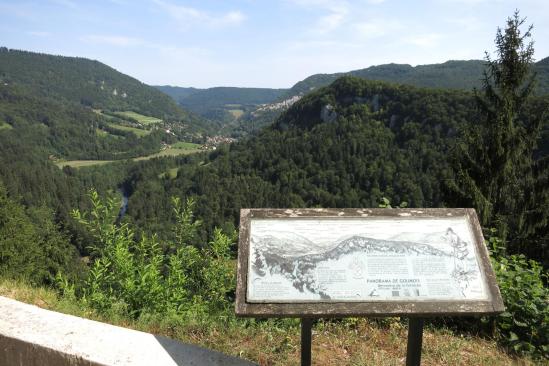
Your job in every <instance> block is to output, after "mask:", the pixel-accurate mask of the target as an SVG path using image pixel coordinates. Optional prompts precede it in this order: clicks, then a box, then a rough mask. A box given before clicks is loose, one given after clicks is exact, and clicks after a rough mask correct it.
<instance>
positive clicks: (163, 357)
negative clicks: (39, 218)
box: [0, 296, 254, 366]
mask: <svg viewBox="0 0 549 366" xmlns="http://www.w3.org/2000/svg"><path fill="white" fill-rule="evenodd" d="M23 365H24V366H27V365H28V366H65V365H67V366H68V365H70V366H80V365H86V366H96V365H101V366H104V365H143V366H156V365H158V366H164V365H166V366H168V365H169V366H173V365H179V366H187V365H188V366H191V365H192V366H202V365H226V366H251V365H254V364H253V363H251V362H248V361H244V360H241V359H238V358H235V357H231V356H227V355H225V354H222V353H220V352H215V351H211V350H208V349H205V348H202V347H197V346H193V345H189V344H184V343H180V342H176V341H174V340H171V339H169V338H166V337H161V336H155V335H153V334H149V333H144V332H139V331H136V330H131V329H126V328H121V327H116V326H113V325H109V324H105V323H100V322H96V321H93V320H88V319H83V318H79V317H76V316H71V315H65V314H61V313H57V312H54V311H49V310H44V309H41V308H39V307H37V306H33V305H28V304H24V303H21V302H19V301H15V300H12V299H8V298H5V297H1V296H0V366H23Z"/></svg>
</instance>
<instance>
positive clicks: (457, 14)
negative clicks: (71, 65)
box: [0, 0, 549, 88]
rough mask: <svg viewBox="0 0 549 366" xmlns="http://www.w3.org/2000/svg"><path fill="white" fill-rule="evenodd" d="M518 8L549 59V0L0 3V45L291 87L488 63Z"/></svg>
mask: <svg viewBox="0 0 549 366" xmlns="http://www.w3.org/2000/svg"><path fill="white" fill-rule="evenodd" d="M515 9H519V10H520V12H521V16H525V17H527V21H526V23H527V24H533V25H534V30H533V39H534V41H535V46H534V47H535V50H536V53H535V57H536V59H538V60H539V59H542V58H545V57H547V56H549V42H547V39H549V0H523V1H517V0H514V1H511V0H354V1H351V0H199V1H194V0H87V1H78V0H40V1H38V0H34V1H33V0H0V46H4V47H8V48H13V49H22V50H29V51H36V52H44V53H50V54H56V55H65V56H79V57H86V58H90V59H95V60H99V61H101V62H103V63H105V64H107V65H109V66H111V67H114V68H115V69H117V70H118V71H121V72H123V73H125V74H128V75H130V76H133V77H135V78H137V79H139V80H141V81H142V82H144V83H147V84H152V85H175V86H184V87H190V86H193V87H199V88H206V87H213V86H242V87H268V88H289V87H291V86H292V85H294V84H295V83H296V82H298V81H300V80H302V79H304V78H306V77H307V76H310V75H312V74H316V73H333V72H343V71H350V70H356V69H362V68H366V67H368V66H372V65H379V64H385V63H406V64H411V65H414V66H415V65H423V64H432V63H441V62H444V61H447V60H469V59H482V58H483V57H484V52H485V51H489V52H492V51H493V50H494V38H495V35H496V31H497V28H498V27H504V26H505V21H506V19H507V17H509V16H511V15H512V14H513V12H514V11H515ZM536 40H537V42H536ZM544 40H545V41H544Z"/></svg>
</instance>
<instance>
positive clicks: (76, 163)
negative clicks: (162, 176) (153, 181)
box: [55, 144, 201, 179]
mask: <svg viewBox="0 0 549 366" xmlns="http://www.w3.org/2000/svg"><path fill="white" fill-rule="evenodd" d="M192 145H195V144H192ZM197 146H198V145H197ZM200 151H201V150H200V149H196V148H195V149H191V148H187V149H183V148H177V149H174V148H168V149H164V150H162V151H159V152H157V153H154V154H151V155H146V156H140V157H138V158H133V159H131V160H133V161H142V160H149V159H154V158H162V157H166V156H179V155H188V154H194V153H197V152H200ZM115 161H117V160H67V161H58V162H56V163H55V165H57V166H58V167H59V168H63V167H64V166H70V167H71V168H82V167H87V166H93V165H104V164H109V163H113V162H115ZM168 174H170V177H172V174H173V173H170V172H168ZM176 176H177V172H175V176H174V177H173V178H175V177H176ZM173 178H172V179H173Z"/></svg>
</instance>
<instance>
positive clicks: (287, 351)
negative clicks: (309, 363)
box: [0, 279, 534, 366]
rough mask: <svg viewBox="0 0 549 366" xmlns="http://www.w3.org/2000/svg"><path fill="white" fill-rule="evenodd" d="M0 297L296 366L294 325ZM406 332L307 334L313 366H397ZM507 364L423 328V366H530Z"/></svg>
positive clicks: (386, 325) (488, 345) (44, 293)
mask: <svg viewBox="0 0 549 366" xmlns="http://www.w3.org/2000/svg"><path fill="white" fill-rule="evenodd" d="M0 295H1V296H6V297H10V298H13V299H16V300H19V301H23V302H26V303H29V304H34V305H36V306H39V307H42V308H46V309H50V310H55V311H59V312H62V313H67V314H71V315H76V316H81V317H86V318H90V319H93V320H98V321H103V322H107V323H111V324H114V325H118V326H123V327H128V328H132V329H137V330H141V331H145V332H150V333H154V334H162V335H165V336H168V337H171V338H174V339H177V340H180V341H183V342H186V343H191V344H196V345H200V346H204V347H208V348H210V349H215V350H218V351H221V352H224V353H226V354H230V355H233V356H238V357H242V358H246V359H248V360H251V361H254V362H257V363H259V364H260V365H269V366H270V365H290V366H291V365H299V352H300V333H299V323H298V321H297V320H266V321H253V320H240V319H235V318H234V317H232V316H229V317H223V318H212V319H210V320H207V321H204V320H203V321H200V320H197V319H194V318H193V319H185V318H183V317H182V316H175V317H171V318H170V317H168V316H162V318H159V319H154V318H148V319H141V320H130V319H128V318H124V317H121V316H115V315H110V316H107V315H100V314H98V313H97V312H95V311H93V310H91V309H88V308H86V307H85V306H83V305H82V304H79V303H77V302H75V301H73V300H70V299H65V298H62V297H59V296H58V295H57V294H56V293H55V292H54V291H53V290H50V289H46V288H40V287H32V286H29V285H27V284H25V283H23V282H20V281H13V280H6V279H0ZM406 334H407V328H406V326H405V325H404V324H402V323H401V322H400V321H399V320H398V318H388V319H385V320H383V321H381V322H379V321H378V322H376V321H374V320H368V319H351V320H347V321H332V322H329V321H319V322H317V324H316V325H315V326H314V328H313V349H312V356H313V365H326V366H335V365H342V366H345V365H349V366H351V365H356V366H358V365H364V366H367V365H376V366H377V365H379V366H392V365H402V364H403V363H404V361H405V356H406ZM533 364H534V363H533V362H532V361H531V360H529V359H527V358H513V357H511V356H509V355H508V354H506V353H505V352H503V351H502V350H500V349H499V348H498V347H497V345H496V343H495V342H494V341H491V340H486V339H482V338H478V337H473V336H465V335H455V334H453V333H452V332H450V331H448V330H445V329H433V328H430V327H427V328H426V329H425V331H424V335H423V353H422V365H425V366H427V365H464V366H469V365H471V366H473V365H474V366H476V365H533Z"/></svg>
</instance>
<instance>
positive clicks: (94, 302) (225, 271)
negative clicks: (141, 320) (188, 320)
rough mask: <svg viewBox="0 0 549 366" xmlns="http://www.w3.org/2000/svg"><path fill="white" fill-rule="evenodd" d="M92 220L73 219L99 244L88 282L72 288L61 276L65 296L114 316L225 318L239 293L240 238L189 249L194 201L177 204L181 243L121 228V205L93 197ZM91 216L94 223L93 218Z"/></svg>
mask: <svg viewBox="0 0 549 366" xmlns="http://www.w3.org/2000/svg"><path fill="white" fill-rule="evenodd" d="M90 198H91V201H92V207H93V208H92V211H91V213H90V215H85V214H81V213H80V212H79V211H74V212H73V216H74V217H75V219H77V220H78V221H79V222H80V223H81V224H82V225H84V226H85V227H86V228H87V229H88V230H89V231H90V232H91V233H92V234H93V235H94V236H95V238H96V243H95V244H94V245H93V246H92V247H91V248H90V252H91V253H92V255H91V261H90V268H89V271H88V276H87V278H86V279H85V280H84V281H83V282H82V283H79V284H77V286H73V285H72V284H70V283H69V281H67V280H65V279H64V278H63V277H62V276H59V277H58V284H59V285H60V287H61V288H62V290H63V292H64V293H65V295H66V296H71V297H76V298H78V299H80V301H82V302H84V303H86V304H87V305H89V306H91V307H92V308H94V309H97V310H99V311H100V312H103V313H106V314H111V315H128V316H131V317H133V318H138V317H141V316H154V315H157V314H164V315H169V314H172V315H175V314H178V315H182V316H184V315H185V314H187V315H191V316H195V317H196V316H208V315H214V314H220V313H226V311H227V310H228V308H229V306H230V301H229V298H228V296H229V295H231V294H232V293H233V292H234V283H235V281H234V278H235V269H234V266H233V265H232V260H231V257H230V250H229V248H230V246H231V244H232V242H233V240H234V238H235V236H234V235H232V236H227V235H226V234H224V233H223V232H222V231H221V230H215V232H214V236H213V239H212V241H211V242H209V243H208V244H206V245H204V246H203V247H200V248H198V247H195V246H193V245H191V244H189V242H190V240H192V239H193V238H195V237H196V231H197V229H198V228H199V226H200V223H199V222H198V221H195V220H194V219H193V214H192V210H193V208H194V201H193V200H191V199H189V200H187V202H186V205H185V206H183V205H182V204H181V201H180V200H179V199H176V198H174V199H173V200H172V201H173V205H174V214H175V217H176V225H175V227H174V234H175V237H176V242H173V243H160V242H159V240H158V239H157V238H156V237H155V236H147V235H145V234H141V238H140V239H139V240H137V239H136V238H135V237H136V235H135V231H134V229H133V228H131V227H130V225H128V224H127V223H122V224H117V223H116V213H117V210H118V208H119V205H118V202H116V201H115V200H113V199H107V200H102V199H101V198H100V197H99V195H98V194H97V192H95V191H92V192H91V193H90ZM88 216H89V218H88Z"/></svg>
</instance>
